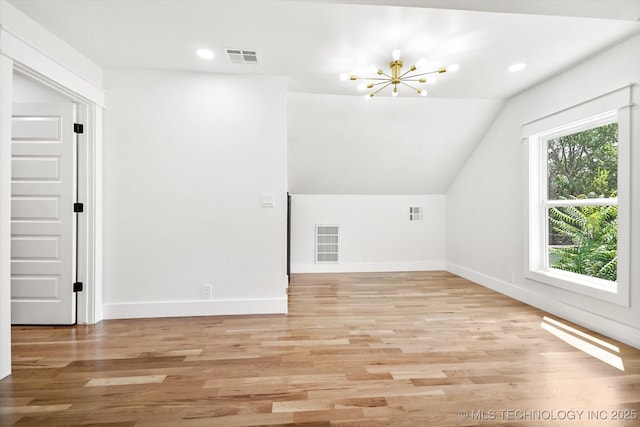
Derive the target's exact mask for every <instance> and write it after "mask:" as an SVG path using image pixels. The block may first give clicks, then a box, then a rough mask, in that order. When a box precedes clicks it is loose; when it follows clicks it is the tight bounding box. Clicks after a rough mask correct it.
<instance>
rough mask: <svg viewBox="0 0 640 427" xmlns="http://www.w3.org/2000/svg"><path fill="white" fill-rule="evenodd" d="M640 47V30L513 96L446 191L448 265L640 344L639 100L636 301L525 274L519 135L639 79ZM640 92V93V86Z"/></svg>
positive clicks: (635, 152) (639, 129) (634, 194)
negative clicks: (626, 303)
mask: <svg viewBox="0 0 640 427" xmlns="http://www.w3.org/2000/svg"><path fill="white" fill-rule="evenodd" d="M639 51H640V37H635V38H633V39H630V40H628V41H626V42H624V43H622V44H620V45H619V46H617V47H615V48H613V49H610V50H609V51H607V52H605V53H602V54H600V55H598V56H596V57H594V58H592V59H590V60H588V61H586V62H584V63H582V64H580V65H578V66H576V67H575V68H573V69H571V70H568V71H567V72H565V73H562V74H560V75H558V76H556V77H555V78H553V79H551V80H549V81H546V82H544V83H542V84H540V85H538V86H536V87H534V88H532V89H530V90H528V91H526V92H524V93H522V94H520V95H519V96H516V97H515V98H512V99H511V100H510V102H509V103H508V105H507V106H506V108H505V109H504V110H503V112H502V113H501V114H500V115H499V117H498V118H497V120H496V121H495V122H494V124H493V125H492V127H491V129H490V130H489V132H488V133H487V134H486V136H485V137H484V138H483V139H482V141H481V143H480V144H479V146H478V147H477V149H476V150H475V152H474V153H473V155H472V156H471V157H470V159H469V160H468V162H467V163H466V165H465V166H464V168H463V169H462V170H461V171H460V173H459V175H458V177H457V179H456V180H455V181H454V183H453V185H452V186H451V188H450V189H449V192H448V194H447V269H448V270H449V271H452V272H454V273H457V274H460V275H462V276H465V277H467V278H470V279H471V280H474V281H476V282H478V283H481V284H483V285H486V286H489V287H491V288H494V289H496V290H499V291H501V292H503V293H506V294H508V295H511V296H513V297H515V298H517V299H520V300H522V301H524V302H527V303H529V304H531V305H534V306H538V307H540V308H543V309H545V310H547V311H550V312H552V313H555V314H557V315H559V316H562V317H564V318H566V319H567V320H570V321H573V322H576V323H579V324H582V325H584V326H587V327H589V328H591V329H593V330H596V331H599V332H602V333H604V334H605V335H608V336H611V337H614V338H616V339H619V340H621V341H624V342H627V343H630V344H632V345H635V346H636V347H640V263H638V262H637V260H638V256H639V255H638V254H640V226H639V225H640V197H638V196H639V195H640V174H639V173H637V171H639V170H640V150H638V147H640V145H639V144H640V126H639V125H640V120H639V114H640V112H639V111H638V107H637V106H636V107H635V112H634V120H635V122H634V123H633V127H632V153H633V154H632V156H633V158H632V166H631V170H632V171H635V172H632V176H633V181H632V188H631V194H632V201H631V203H632V209H631V215H632V217H631V224H632V231H631V233H632V234H631V246H632V247H631V260H632V262H631V264H632V266H631V269H632V271H631V281H630V283H631V307H630V308H627V307H622V306H618V305H615V304H611V303H606V302H603V301H600V300H596V299H593V298H589V297H587V296H583V295H579V294H576V293H572V292H569V291H566V290H563V289H559V288H555V287H551V286H547V285H544V284H542V283H538V282H535V281H532V280H526V279H525V278H524V276H523V274H524V267H525V259H524V246H523V245H524V241H523V240H524V235H525V229H524V227H525V224H524V221H525V216H524V212H523V210H524V209H523V206H524V197H526V195H525V194H523V193H524V192H523V189H524V188H526V187H525V186H524V184H525V183H524V177H525V170H526V169H525V167H526V164H525V163H524V161H523V159H524V152H523V144H521V142H520V140H521V135H522V134H521V125H522V124H523V123H526V122H529V121H531V120H534V119H537V118H540V117H542V116H545V115H548V114H550V113H553V112H556V111H559V110H561V109H563V108H567V107H570V106H573V105H576V104H578V103H580V102H583V101H585V100H588V99H591V98H593V97H596V96H599V95H602V94H604V93H606V92H609V91H611V90H614V89H617V88H620V87H622V86H624V85H626V84H629V83H630V82H636V83H638V82H640V56H638V54H637V52H639ZM603 70H607V72H606V76H604V75H603ZM635 92H636V97H637V96H638V90H637V87H636V91H635ZM636 99H637V98H636ZM633 260H636V261H633Z"/></svg>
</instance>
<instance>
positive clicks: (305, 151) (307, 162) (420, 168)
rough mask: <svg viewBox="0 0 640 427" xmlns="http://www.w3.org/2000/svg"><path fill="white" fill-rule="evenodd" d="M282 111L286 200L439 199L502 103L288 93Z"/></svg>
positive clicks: (411, 97) (476, 100)
mask: <svg viewBox="0 0 640 427" xmlns="http://www.w3.org/2000/svg"><path fill="white" fill-rule="evenodd" d="M347 83H352V84H353V82H347ZM287 105H288V107H287V121H288V145H289V146H288V150H289V151H288V153H289V154H288V156H289V191H291V193H293V194H379V195H385V194H407V195H411V194H444V193H446V190H447V188H448V187H449V185H450V183H451V181H452V180H453V178H454V177H455V175H456V173H457V171H458V170H459V169H460V167H461V166H462V164H463V163H464V161H465V160H466V158H467V157H468V156H469V153H471V151H472V150H473V148H474V147H475V145H476V144H477V143H478V140H479V135H483V134H484V132H485V131H486V130H487V129H488V127H489V126H490V125H491V122H492V121H493V119H494V118H495V117H496V115H497V114H498V112H499V111H500V109H501V108H502V106H503V105H504V101H503V100H495V99H441V98H430V97H427V98H423V97H421V96H412V95H411V94H410V93H405V94H404V95H403V96H399V97H397V98H392V97H383V96H380V97H376V98H374V99H372V100H370V101H365V100H364V99H363V98H362V97H361V96H339V95H321V94H308V93H289V94H288V96H287Z"/></svg>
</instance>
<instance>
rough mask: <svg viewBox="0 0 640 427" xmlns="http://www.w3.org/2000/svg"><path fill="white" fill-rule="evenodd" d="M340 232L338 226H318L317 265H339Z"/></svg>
mask: <svg viewBox="0 0 640 427" xmlns="http://www.w3.org/2000/svg"><path fill="white" fill-rule="evenodd" d="M338 232H339V226H337V225H326V224H323V225H316V263H317V264H336V263H338V252H339V251H338V243H339V241H338Z"/></svg>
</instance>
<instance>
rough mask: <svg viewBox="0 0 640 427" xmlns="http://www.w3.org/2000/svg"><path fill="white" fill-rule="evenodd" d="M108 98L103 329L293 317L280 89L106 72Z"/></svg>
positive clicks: (252, 81)
mask: <svg viewBox="0 0 640 427" xmlns="http://www.w3.org/2000/svg"><path fill="white" fill-rule="evenodd" d="M105 87H106V88H107V89H108V103H109V106H110V108H109V109H108V110H106V112H105V121H104V123H105V145H104V165H103V167H104V174H105V179H104V242H105V244H104V302H105V304H104V317H105V318H126V317H154V316H186V315H209V314H210V315H215V314H239V313H266V312H279V313H282V312H286V309H287V300H286V285H287V281H286V258H285V254H286V247H285V245H286V180H287V172H286V168H287V164H286V162H287V158H286V104H285V91H286V85H285V80H284V78H276V77H233V76H223V75H212V74H205V73H186V72H162V71H124V70H111V71H108V72H106V73H105ZM264 193H270V194H274V195H275V198H276V199H275V207H274V208H263V207H261V205H260V200H261V195H262V194H264ZM202 284H212V285H213V298H212V299H210V300H205V299H202V297H201V296H202V295H201V285H202Z"/></svg>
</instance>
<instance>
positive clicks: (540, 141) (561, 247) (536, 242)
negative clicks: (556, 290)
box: [525, 96, 630, 305]
mask: <svg viewBox="0 0 640 427" xmlns="http://www.w3.org/2000/svg"><path fill="white" fill-rule="evenodd" d="M604 98H607V97H606V96H605V97H604ZM615 98H616V99H617V100H618V101H617V102H619V99H618V98H619V97H615ZM607 99H609V100H611V99H610V98H607ZM623 99H624V98H623ZM600 101H601V99H598V100H596V101H592V102H588V103H585V104H581V105H580V106H579V107H577V108H576V109H575V110H573V109H569V110H564V111H563V112H561V113H559V114H557V115H552V116H548V117H546V118H544V119H542V120H540V122H542V123H536V124H535V126H531V127H527V125H525V136H526V137H527V138H526V139H525V141H526V142H527V144H528V150H527V155H528V163H529V170H528V177H527V179H528V188H529V191H528V195H527V197H528V200H527V210H528V218H529V221H528V233H527V248H526V249H527V253H528V260H527V261H528V265H527V267H526V270H525V276H526V277H527V278H529V279H534V280H536V281H540V282H543V283H546V284H550V285H553V286H558V287H561V288H564V289H567V290H570V291H573V292H576V293H581V294H585V295H588V296H592V297H596V298H600V299H604V300H607V301H610V302H615V303H618V304H622V305H628V301H629V297H628V255H629V242H628V240H629V226H628V218H629V210H628V206H629V199H628V195H629V184H630V182H629V175H630V174H629V162H628V157H629V156H628V154H629V144H630V141H629V140H630V137H629V135H630V132H629V109H630V107H628V106H625V105H623V108H615V109H609V110H608V111H605V112H602V113H599V114H595V115H589V116H587V117H584V111H585V110H586V111H589V112H593V111H594V110H597V107H598V105H600V104H602V103H601V102H600ZM602 106H603V107H604V106H607V105H606V103H605V104H603V105H602ZM627 107H628V108H627ZM576 110H577V111H576ZM601 111H602V110H601ZM581 112H582V113H581ZM580 115H582V116H583V118H580V119H577V120H576V117H578V116H580ZM571 119H572V120H571ZM545 128H546V129H545ZM532 129H535V130H536V132H532ZM527 130H528V132H527Z"/></svg>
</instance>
